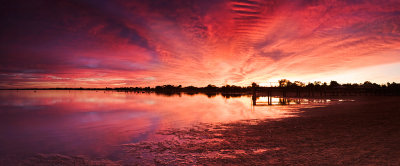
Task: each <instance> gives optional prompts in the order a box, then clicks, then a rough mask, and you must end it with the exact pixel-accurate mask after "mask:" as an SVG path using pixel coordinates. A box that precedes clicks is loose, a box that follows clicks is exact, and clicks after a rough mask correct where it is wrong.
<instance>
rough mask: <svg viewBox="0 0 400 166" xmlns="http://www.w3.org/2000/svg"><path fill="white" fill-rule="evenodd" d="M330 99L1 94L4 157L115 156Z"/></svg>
mask: <svg viewBox="0 0 400 166" xmlns="http://www.w3.org/2000/svg"><path fill="white" fill-rule="evenodd" d="M328 101H329V100H309V99H293V100H292V99H283V98H275V97H273V98H268V97H254V96H253V97H252V96H240V97H230V98H226V97H223V96H221V95H217V96H213V97H209V96H206V95H203V94H197V95H187V94H181V95H172V96H165V95H157V94H154V93H150V94H149V93H126V92H116V91H44V90H40V91H31V90H20V91H0V147H1V148H0V155H2V156H5V155H16V156H24V155H28V156H29V155H31V154H36V153H57V154H65V155H87V156H91V157H101V158H115V157H116V154H118V151H119V150H120V145H121V144H126V143H135V142H139V141H145V140H152V139H159V138H158V137H159V136H157V135H156V132H157V131H159V130H163V129H169V128H181V127H190V126H191V125H194V124H197V123H216V122H232V121H237V120H244V119H265V118H284V117H289V116H295V115H294V114H293V113H294V112H296V111H298V109H297V108H299V107H307V106H310V105H315V103H326V102H328Z"/></svg>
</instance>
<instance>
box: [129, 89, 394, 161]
mask: <svg viewBox="0 0 400 166" xmlns="http://www.w3.org/2000/svg"><path fill="white" fill-rule="evenodd" d="M160 134H165V135H175V136H177V137H178V138H179V139H177V140H174V139H172V140H167V141H163V142H145V143H140V144H132V145H126V146H127V148H128V152H129V153H130V154H131V155H130V156H131V157H136V159H135V160H134V161H133V162H137V163H142V164H143V163H148V164H151V163H155V164H172V165H175V164H182V165H186V164H187V165H191V164H200V165H202V164H205V165H221V164H228V165H231V164H233V165H265V164H273V165H274V164H276V165H292V164H296V165H367V164H371V165H399V164H400V97H358V98H356V99H355V101H351V102H341V103H338V104H333V105H328V106H326V107H318V108H305V109H302V111H301V113H300V114H299V116H298V117H293V118H285V119H280V120H273V121H271V120H254V121H251V120H250V121H241V122H236V123H229V124H214V125H211V124H205V125H203V126H197V127H195V128H190V129H185V130H170V131H164V132H161V133H160Z"/></svg>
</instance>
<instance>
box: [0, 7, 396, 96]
mask: <svg viewBox="0 0 400 166" xmlns="http://www.w3.org/2000/svg"><path fill="white" fill-rule="evenodd" d="M398 6H400V1H398V0H394V1H391V0H388V1H378V0H370V1H367V0H365V1H360V0H357V1H356V0H354V1H340V0H326V1H306V0H305V1H300V0H290V1H289V0H288V1H285V0H278V1H269V0H264V1H262V0H260V1H257V0H230V1H228V0H216V1H188V0H168V1H167V0H152V1H146V2H142V1H125V0H117V1H113V2H111V1H94V0H83V1H73V0H60V1H56V2H55V1H50V0H38V1H31V2H27V1H22V0H21V1H12V2H6V3H4V4H3V5H2V7H1V8H2V11H1V15H2V17H1V18H2V22H3V23H2V24H3V26H4V27H3V28H2V29H0V33H1V40H0V41H1V46H0V50H1V52H0V53H1V54H0V55H1V57H0V88H26V87H106V86H107V87H121V86H155V85H163V84H174V85H179V84H180V85H183V86H188V85H194V86H205V85H207V84H215V85H218V86H220V85H224V84H235V85H242V86H247V85H249V84H250V83H251V82H257V83H259V84H263V85H268V84H269V83H270V82H276V81H277V80H278V79H281V78H286V79H289V80H292V81H296V80H298V81H303V82H313V81H326V82H329V81H330V80H337V81H339V82H341V83H347V82H352V83H353V82H364V81H366V80H369V81H372V82H377V83H386V82H388V81H389V82H393V81H394V82H400V72H398V71H400V8H399V7H398Z"/></svg>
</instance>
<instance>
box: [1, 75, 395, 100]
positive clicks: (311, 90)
mask: <svg viewBox="0 0 400 166" xmlns="http://www.w3.org/2000/svg"><path fill="white" fill-rule="evenodd" d="M3 90H112V91H124V92H135V93H156V94H160V95H167V96H172V95H181V94H182V93H184V94H188V95H194V94H205V95H207V96H208V97H213V96H216V95H217V94H220V95H222V96H224V97H226V98H230V97H239V96H242V95H252V96H254V97H257V96H282V97H323V96H361V95H382V96H399V95H400V83H395V82H393V83H387V84H381V85H379V84H376V83H372V82H370V81H365V82H364V83H362V84H351V83H347V84H339V83H338V82H336V81H331V82H330V83H329V84H327V83H326V82H324V83H321V82H314V83H308V84H307V85H306V84H304V83H302V82H299V81H295V82H291V81H289V80H286V79H282V80H279V85H278V86H274V87H262V86H259V85H258V84H256V83H252V85H251V86H247V87H241V86H235V85H224V86H221V87H217V86H215V85H211V84H210V85H207V86H206V87H194V86H187V87H182V86H181V85H178V86H175V85H162V86H156V87H119V88H108V87H106V88H26V89H3Z"/></svg>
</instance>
